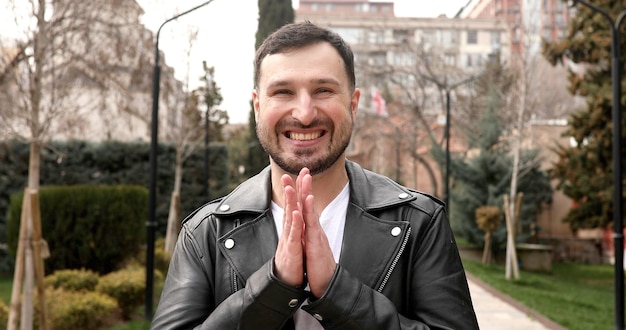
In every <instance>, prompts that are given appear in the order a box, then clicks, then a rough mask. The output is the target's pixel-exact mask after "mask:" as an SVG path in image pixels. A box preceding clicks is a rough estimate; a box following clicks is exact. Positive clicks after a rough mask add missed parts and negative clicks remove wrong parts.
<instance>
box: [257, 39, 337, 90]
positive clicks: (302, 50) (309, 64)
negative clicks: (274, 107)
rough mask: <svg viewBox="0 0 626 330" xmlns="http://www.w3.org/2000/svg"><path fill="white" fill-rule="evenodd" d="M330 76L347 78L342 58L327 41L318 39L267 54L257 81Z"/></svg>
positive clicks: (261, 82)
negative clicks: (300, 45) (283, 50)
mask: <svg viewBox="0 0 626 330" xmlns="http://www.w3.org/2000/svg"><path fill="white" fill-rule="evenodd" d="M314 76H319V77H320V78H321V77H324V76H328V77H333V78H334V79H336V80H339V81H341V82H344V81H347V78H348V77H347V73H346V71H345V65H344V61H343V59H342V58H341V56H340V55H339V52H338V51H337V50H336V49H335V48H334V47H333V46H332V45H331V44H329V43H328V42H317V43H314V44H310V45H307V46H304V47H299V48H293V49H290V50H288V51H285V52H281V53H275V54H271V55H267V56H266V57H265V58H264V59H263V61H262V62H261V65H260V77H259V78H260V84H263V83H269V82H271V81H273V80H284V79H287V78H289V79H294V78H304V77H309V78H312V77H314Z"/></svg>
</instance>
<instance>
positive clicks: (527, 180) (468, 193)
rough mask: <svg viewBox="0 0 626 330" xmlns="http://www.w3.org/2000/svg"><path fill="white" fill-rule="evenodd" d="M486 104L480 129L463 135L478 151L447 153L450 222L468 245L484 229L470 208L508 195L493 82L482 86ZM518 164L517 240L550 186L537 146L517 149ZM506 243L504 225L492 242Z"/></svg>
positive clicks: (505, 150) (506, 151) (507, 158)
mask: <svg viewBox="0 0 626 330" xmlns="http://www.w3.org/2000/svg"><path fill="white" fill-rule="evenodd" d="M487 95H488V97H487V102H486V108H485V110H484V111H483V113H482V114H481V116H480V120H479V124H478V127H479V130H477V131H478V132H480V134H469V136H468V138H469V139H470V143H471V145H473V146H475V148H476V149H477V150H478V153H477V155H476V156H473V157H470V158H467V159H463V158H461V157H458V156H457V157H453V159H452V163H451V177H452V178H453V186H452V187H451V194H450V195H451V196H450V219H451V221H452V223H451V225H452V226H453V228H454V229H455V232H456V233H458V234H459V235H460V236H461V237H463V238H465V239H467V240H468V241H469V242H471V243H474V244H482V243H483V240H484V232H483V231H482V230H480V229H479V228H478V226H477V224H476V219H475V212H476V209H478V208H479V207H481V206H498V207H500V208H502V204H503V198H502V196H503V195H506V194H508V190H509V187H510V182H511V171H512V168H511V162H512V156H511V150H510V148H509V146H508V144H507V143H506V141H505V140H504V139H503V138H502V132H503V129H504V125H503V120H502V118H501V117H500V116H499V112H500V111H501V106H502V104H501V103H502V100H501V99H500V97H499V93H498V92H496V90H495V88H494V86H492V87H491V88H490V89H489V91H488V94H487ZM520 163H521V164H522V166H523V168H524V169H525V170H524V175H523V176H520V178H519V182H518V191H519V192H522V193H524V199H523V203H522V207H521V212H520V214H521V215H520V220H521V231H519V233H520V235H518V240H520V241H524V240H526V239H527V238H528V233H529V227H530V224H531V223H534V222H536V214H537V212H538V210H539V207H540V205H541V203H542V202H550V200H551V196H552V188H551V186H550V180H549V176H548V174H547V173H546V172H545V171H543V170H541V168H540V163H541V162H540V158H539V156H538V151H537V150H526V151H524V152H523V153H522V155H521V159H520ZM505 242H506V228H505V226H504V224H501V225H500V227H499V228H498V229H497V230H495V231H494V232H493V236H492V244H493V245H494V247H495V248H497V247H502V246H503V245H504V243H505Z"/></svg>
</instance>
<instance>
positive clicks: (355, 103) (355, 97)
mask: <svg viewBox="0 0 626 330" xmlns="http://www.w3.org/2000/svg"><path fill="white" fill-rule="evenodd" d="M360 98H361V90H360V89H358V88H355V89H354V92H353V93H352V99H351V100H350V106H351V111H352V119H356V113H357V110H358V108H359V99H360Z"/></svg>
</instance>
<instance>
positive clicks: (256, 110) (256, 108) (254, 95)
mask: <svg viewBox="0 0 626 330" xmlns="http://www.w3.org/2000/svg"><path fill="white" fill-rule="evenodd" d="M252 107H253V108H254V121H255V122H256V121H258V118H259V93H258V92H257V90H256V89H253V90H252Z"/></svg>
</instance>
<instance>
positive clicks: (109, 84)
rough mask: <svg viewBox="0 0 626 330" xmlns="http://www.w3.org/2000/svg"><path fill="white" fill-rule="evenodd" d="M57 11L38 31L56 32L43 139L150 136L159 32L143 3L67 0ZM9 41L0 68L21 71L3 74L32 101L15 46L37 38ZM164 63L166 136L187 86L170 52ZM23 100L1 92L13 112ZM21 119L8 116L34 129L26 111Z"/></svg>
mask: <svg viewBox="0 0 626 330" xmlns="http://www.w3.org/2000/svg"><path fill="white" fill-rule="evenodd" d="M51 13H52V14H51V17H50V18H49V21H50V22H52V23H54V24H52V23H50V24H49V25H48V27H47V29H48V30H46V31H43V32H41V31H34V32H33V33H34V35H37V33H45V34H46V35H47V36H48V38H49V44H47V45H46V46H45V49H46V52H47V53H46V54H44V55H45V61H46V62H45V68H44V71H45V72H44V74H43V75H42V90H41V99H40V101H41V104H40V107H41V114H40V116H41V118H43V120H44V121H45V125H47V126H46V127H47V133H46V134H45V136H41V137H40V138H44V139H55V140H71V139H79V140H89V141H106V140H116V141H149V140H150V131H151V127H150V124H151V111H152V76H153V64H154V33H152V31H150V30H148V29H147V28H146V27H145V26H144V25H143V24H142V23H141V22H140V17H141V15H143V9H142V8H141V7H140V6H139V4H138V3H137V2H136V1H135V0H106V1H101V2H99V3H98V4H97V5H96V4H89V3H78V4H77V3H76V2H71V1H59V2H57V3H55V5H54V7H53V8H51ZM86 22H88V23H89V24H86ZM3 40H4V42H3V43H2V44H1V45H0V48H2V49H3V50H0V52H1V53H4V54H5V56H4V57H3V58H2V61H1V62H0V71H5V70H11V71H13V73H11V74H10V75H8V76H10V77H11V79H5V80H4V81H3V84H4V89H5V90H15V91H22V92H18V93H17V94H14V95H16V96H19V98H23V100H24V101H21V106H25V105H27V104H28V102H31V101H30V100H29V99H28V96H27V93H24V91H25V90H27V88H28V87H27V86H28V84H29V83H28V75H29V74H28V71H29V70H30V69H28V68H27V65H26V64H25V63H22V64H19V65H14V66H12V67H11V66H10V65H9V64H10V63H11V61H12V60H13V59H14V58H15V56H13V57H11V56H10V54H14V53H16V52H15V50H14V49H16V48H17V49H18V52H17V54H19V52H20V51H25V52H29V51H30V50H29V48H28V47H29V45H28V44H23V41H19V40H16V41H13V42H12V41H8V40H7V39H6V38H4V39H3ZM16 45H18V46H16ZM21 48H22V49H21ZM6 55H9V56H8V57H7V56H6ZM160 63H161V97H160V111H159V132H160V136H161V137H165V135H166V132H167V131H168V130H169V129H170V127H171V126H172V125H174V124H175V123H176V120H177V118H176V115H175V114H176V111H174V110H175V109H178V108H179V107H180V106H181V104H182V102H183V98H184V93H183V88H182V84H181V83H180V82H179V81H177V80H176V79H175V77H174V70H173V69H172V68H171V67H169V66H167V64H166V61H165V58H164V56H163V54H161V61H160ZM17 99H18V97H15V98H14V99H11V98H4V99H1V98H0V102H3V103H4V105H5V107H4V109H5V111H6V109H9V108H16V107H17V105H12V103H11V102H17ZM16 104H17V103H16ZM7 118H8V117H7ZM8 119H11V118H8ZM13 120H14V122H13V123H7V122H5V124H9V125H11V126H12V130H14V131H15V132H14V134H13V135H16V134H17V135H20V136H28V135H29V132H28V130H29V128H28V127H27V125H24V124H23V123H22V122H23V120H22V119H21V117H20V116H13ZM14 137H15V136H13V138H14ZM3 138H7V137H6V136H5V137H3ZM8 138H11V136H9V137H8Z"/></svg>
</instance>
